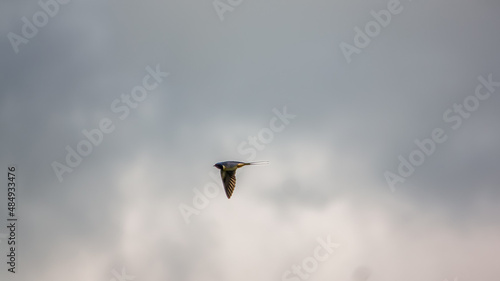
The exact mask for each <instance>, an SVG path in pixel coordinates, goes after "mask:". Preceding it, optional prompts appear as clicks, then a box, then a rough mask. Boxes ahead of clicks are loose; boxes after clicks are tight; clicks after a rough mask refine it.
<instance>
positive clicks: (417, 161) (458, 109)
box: [384, 74, 500, 192]
mask: <svg viewBox="0 0 500 281" xmlns="http://www.w3.org/2000/svg"><path fill="white" fill-rule="evenodd" d="M477 79H478V80H479V83H478V84H477V85H476V88H475V90H474V93H473V94H470V95H468V96H467V97H465V98H464V99H463V101H462V102H461V103H455V104H453V106H452V107H450V108H448V109H447V110H445V111H444V113H443V121H444V122H445V123H447V124H449V126H450V127H451V129H452V130H458V129H459V128H460V127H461V126H462V124H463V122H464V120H465V119H469V118H470V117H471V116H472V113H473V112H475V111H476V110H478V109H479V106H480V105H481V103H483V102H485V101H486V100H487V99H489V98H490V97H491V96H492V93H494V92H495V90H496V89H495V88H498V87H500V82H496V81H493V74H489V75H488V77H487V78H484V77H483V76H479V77H478V78H477ZM447 140H448V135H447V134H446V132H445V130H444V129H442V128H439V127H437V128H434V129H433V130H432V131H431V133H430V136H429V137H427V138H424V139H422V140H419V139H416V140H415V141H414V143H415V146H416V148H415V149H414V150H413V151H411V152H410V153H409V154H408V156H407V157H404V156H403V155H399V156H398V160H399V164H398V168H397V174H396V173H394V172H391V171H389V170H386V171H385V172H384V177H385V180H386V182H387V185H389V188H390V189H391V191H392V192H394V191H395V186H396V184H397V183H404V182H405V181H406V179H407V178H408V177H410V176H411V175H412V174H413V173H414V172H415V167H418V166H421V165H422V164H424V162H425V161H426V160H427V158H428V157H430V156H431V155H432V154H434V153H435V152H436V150H437V147H438V145H441V144H443V143H445V142H446V141H447Z"/></svg>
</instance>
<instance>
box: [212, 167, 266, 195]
mask: <svg viewBox="0 0 500 281" xmlns="http://www.w3.org/2000/svg"><path fill="white" fill-rule="evenodd" d="M264 164H269V162H268V161H261V162H238V161H224V162H219V163H216V164H215V165H214V167H216V168H217V169H219V170H220V176H221V178H222V184H223V185H224V190H225V191H226V195H227V198H231V195H232V194H233V191H234V187H235V186H236V169H238V168H241V167H243V166H247V165H264Z"/></svg>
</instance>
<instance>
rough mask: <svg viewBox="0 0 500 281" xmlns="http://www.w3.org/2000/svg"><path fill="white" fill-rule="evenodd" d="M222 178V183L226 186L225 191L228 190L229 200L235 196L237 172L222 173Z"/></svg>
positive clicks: (222, 171)
mask: <svg viewBox="0 0 500 281" xmlns="http://www.w3.org/2000/svg"><path fill="white" fill-rule="evenodd" d="M220 176H221V177H222V183H223V184H224V190H226V195H227V198H228V199H229V198H231V195H232V194H233V191H234V187H235V186H236V170H234V171H224V170H221V171H220Z"/></svg>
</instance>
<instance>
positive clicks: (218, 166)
mask: <svg viewBox="0 0 500 281" xmlns="http://www.w3.org/2000/svg"><path fill="white" fill-rule="evenodd" d="M214 167H215V168H217V169H219V170H222V164H219V163H217V164H215V165H214Z"/></svg>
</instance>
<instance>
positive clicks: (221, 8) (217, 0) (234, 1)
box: [212, 0, 243, 21]
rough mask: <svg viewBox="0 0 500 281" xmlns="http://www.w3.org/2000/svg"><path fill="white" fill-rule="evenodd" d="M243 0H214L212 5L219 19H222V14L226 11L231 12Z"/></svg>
mask: <svg viewBox="0 0 500 281" xmlns="http://www.w3.org/2000/svg"><path fill="white" fill-rule="evenodd" d="M241 3H243V0H214V2H212V5H213V6H214V9H215V12H216V13H217V16H218V17H219V19H220V21H224V14H225V13H227V12H233V11H234V9H235V8H236V7H238V6H239V5H241Z"/></svg>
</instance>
